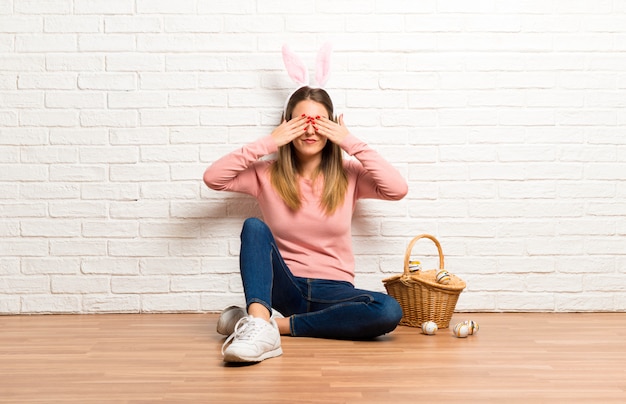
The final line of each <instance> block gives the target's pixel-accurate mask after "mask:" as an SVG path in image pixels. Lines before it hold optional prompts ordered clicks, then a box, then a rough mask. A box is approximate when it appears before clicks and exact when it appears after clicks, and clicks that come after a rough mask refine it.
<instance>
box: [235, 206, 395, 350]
mask: <svg viewBox="0 0 626 404" xmlns="http://www.w3.org/2000/svg"><path fill="white" fill-rule="evenodd" d="M239 265H240V269H241V278H242V281H243V287H244V293H245V296H246V307H248V306H250V304H252V303H260V304H262V305H263V306H265V307H266V308H267V309H268V310H270V311H271V308H274V309H276V310H278V311H279V312H281V313H282V314H283V315H284V316H285V317H290V326H291V335H292V336H297V337H319V338H333V339H370V338H374V337H377V336H379V335H383V334H385V333H388V332H391V331H393V330H394V329H395V328H396V326H397V325H398V323H399V322H400V319H401V318H402V309H401V308H400V305H399V304H398V302H397V301H396V300H395V299H394V298H392V297H391V296H389V295H386V294H384V293H379V292H371V291H367V290H361V289H356V288H355V287H354V286H353V285H352V284H351V283H350V282H344V281H333V280H325V279H308V278H301V277H297V276H294V275H293V274H292V273H291V271H290V270H289V268H288V267H287V265H286V264H285V261H284V260H283V258H282V256H281V254H280V252H279V251H278V247H276V241H275V240H274V236H273V235H272V233H271V231H270V229H269V227H268V226H267V225H266V224H265V223H264V222H262V221H261V220H259V219H256V218H249V219H246V221H245V222H244V225H243V229H242V231H241V253H240V255H239Z"/></svg>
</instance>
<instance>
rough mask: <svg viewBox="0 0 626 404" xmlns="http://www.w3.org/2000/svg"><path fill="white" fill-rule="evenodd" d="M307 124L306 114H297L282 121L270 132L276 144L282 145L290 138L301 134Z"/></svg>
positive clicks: (288, 141) (289, 140) (292, 138)
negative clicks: (297, 115)
mask: <svg viewBox="0 0 626 404" xmlns="http://www.w3.org/2000/svg"><path fill="white" fill-rule="evenodd" d="M307 125H308V121H307V118H306V116H299V117H296V118H293V119H291V120H289V121H283V123H281V124H280V125H278V127H277V128H276V129H274V131H273V132H272V138H273V139H274V141H275V142H276V146H278V147H280V146H284V145H286V144H288V143H290V142H291V141H292V140H294V139H295V138H297V137H298V136H300V135H302V134H303V133H304V131H305V129H306V127H307Z"/></svg>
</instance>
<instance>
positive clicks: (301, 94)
mask: <svg viewBox="0 0 626 404" xmlns="http://www.w3.org/2000/svg"><path fill="white" fill-rule="evenodd" d="M305 100H311V101H314V102H317V103H320V104H322V105H323V106H324V108H325V109H326V111H327V112H328V116H329V118H330V119H332V120H334V121H336V118H335V117H334V115H333V103H332V100H331V99H330V96H329V95H328V93H327V92H326V91H325V90H323V89H321V88H311V87H302V88H300V89H298V90H297V91H296V92H295V93H293V95H292V96H291V98H290V99H289V102H288V103H287V107H286V108H285V112H284V115H283V118H284V119H286V120H290V119H291V118H292V116H291V115H292V113H293V110H294V108H295V107H296V105H298V103H299V102H301V101H305ZM299 168H300V167H299V161H298V158H297V155H296V153H295V150H294V146H293V143H289V144H286V145H284V146H281V147H279V148H278V156H277V158H276V161H275V162H274V163H273V164H272V165H271V166H270V181H271V183H272V186H273V187H274V189H275V190H276V193H278V195H280V197H281V198H282V199H283V201H285V204H287V206H289V208H291V209H292V210H294V211H297V210H298V209H300V207H301V206H302V200H301V198H300V188H299V187H298V173H299ZM320 175H321V177H322V180H323V186H322V195H321V201H320V204H321V206H322V207H323V208H324V210H325V211H326V214H327V215H331V214H332V213H333V212H334V211H335V210H336V209H337V208H338V207H339V205H341V204H342V203H343V201H344V199H345V196H346V190H347V189H348V174H347V173H346V170H345V169H344V167H343V153H342V150H341V147H339V145H337V144H335V143H333V142H330V141H328V142H326V146H324V149H322V162H321V163H320V166H319V168H318V170H317V172H316V173H315V174H314V177H313V180H314V181H316V180H317V179H318V178H319V177H320Z"/></svg>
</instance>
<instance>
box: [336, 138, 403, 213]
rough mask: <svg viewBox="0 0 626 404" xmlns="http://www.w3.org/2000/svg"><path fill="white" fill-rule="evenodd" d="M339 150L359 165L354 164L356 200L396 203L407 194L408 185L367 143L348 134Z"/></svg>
mask: <svg viewBox="0 0 626 404" xmlns="http://www.w3.org/2000/svg"><path fill="white" fill-rule="evenodd" d="M341 148H342V149H343V150H344V151H345V152H346V153H348V154H349V155H351V156H354V157H356V159H357V160H358V161H359V162H360V164H358V163H356V162H355V164H354V165H355V166H356V167H357V168H356V170H357V171H358V174H357V188H356V197H357V199H360V198H375V199H386V200H394V201H397V200H400V199H402V198H404V196H405V195H406V194H407V192H408V185H407V183H406V181H405V179H404V178H403V177H402V175H400V173H399V172H398V170H396V169H395V168H394V167H393V166H392V165H391V164H389V162H387V160H385V159H384V158H383V157H382V156H381V155H380V154H378V152H377V151H376V150H374V149H372V148H371V147H369V146H368V145H367V143H365V142H363V141H361V140H360V139H358V138H357V137H356V136H354V135H352V134H349V135H348V136H347V137H346V138H345V139H344V140H343V141H342V142H341Z"/></svg>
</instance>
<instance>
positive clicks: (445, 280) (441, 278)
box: [436, 269, 450, 285]
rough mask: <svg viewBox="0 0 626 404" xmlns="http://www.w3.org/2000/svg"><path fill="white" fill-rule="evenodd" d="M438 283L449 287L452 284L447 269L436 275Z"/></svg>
mask: <svg viewBox="0 0 626 404" xmlns="http://www.w3.org/2000/svg"><path fill="white" fill-rule="evenodd" d="M436 279H437V282H439V283H441V284H442V285H447V284H449V283H450V274H449V273H448V271H446V270H445V269H440V270H439V271H438V272H437V275H436Z"/></svg>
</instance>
